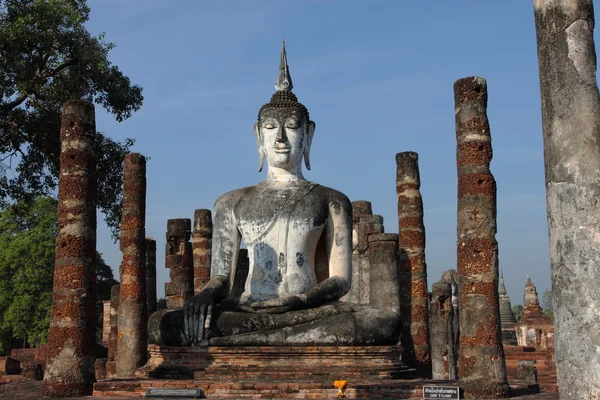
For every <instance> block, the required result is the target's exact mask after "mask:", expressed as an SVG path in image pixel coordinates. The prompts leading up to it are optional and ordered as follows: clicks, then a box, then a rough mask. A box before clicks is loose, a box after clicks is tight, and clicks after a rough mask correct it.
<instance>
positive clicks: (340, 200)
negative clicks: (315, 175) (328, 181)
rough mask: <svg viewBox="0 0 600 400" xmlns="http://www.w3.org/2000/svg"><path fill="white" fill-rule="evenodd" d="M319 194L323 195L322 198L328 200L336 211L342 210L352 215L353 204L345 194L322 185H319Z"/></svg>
mask: <svg viewBox="0 0 600 400" xmlns="http://www.w3.org/2000/svg"><path fill="white" fill-rule="evenodd" d="M319 192H320V193H321V196H323V197H324V198H325V199H327V201H328V203H329V206H330V207H334V208H336V209H339V208H341V209H342V210H344V211H345V212H348V213H349V214H350V215H352V203H351V202H350V199H349V198H348V196H346V195H345V194H344V193H342V192H340V191H339V190H335V189H332V188H329V187H327V186H322V185H319Z"/></svg>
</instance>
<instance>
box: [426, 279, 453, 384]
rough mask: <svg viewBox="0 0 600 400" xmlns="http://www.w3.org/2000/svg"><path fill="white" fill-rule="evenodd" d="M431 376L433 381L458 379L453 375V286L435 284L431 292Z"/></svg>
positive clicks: (442, 283)
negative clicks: (451, 366)
mask: <svg viewBox="0 0 600 400" xmlns="http://www.w3.org/2000/svg"><path fill="white" fill-rule="evenodd" d="M430 311H431V314H430V334H431V339H430V340H431V374H432V378H433V379H442V380H448V379H456V376H452V375H451V368H450V365H451V364H452V362H453V361H454V354H453V349H454V348H453V343H454V342H453V340H452V339H453V337H452V336H453V335H452V318H453V316H454V315H453V314H454V313H453V310H452V285H451V284H450V283H447V282H435V283H434V284H433V286H432V290H431V309H430Z"/></svg>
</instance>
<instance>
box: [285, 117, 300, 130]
mask: <svg viewBox="0 0 600 400" xmlns="http://www.w3.org/2000/svg"><path fill="white" fill-rule="evenodd" d="M285 127H286V128H290V129H298V128H299V127H300V121H298V120H297V119H296V118H290V119H288V120H287V121H285Z"/></svg>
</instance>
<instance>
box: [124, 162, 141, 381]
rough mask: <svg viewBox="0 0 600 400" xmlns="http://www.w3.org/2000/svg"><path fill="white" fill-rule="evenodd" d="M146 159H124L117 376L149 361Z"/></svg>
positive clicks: (130, 373) (128, 374)
mask: <svg viewBox="0 0 600 400" xmlns="http://www.w3.org/2000/svg"><path fill="white" fill-rule="evenodd" d="M145 233H146V159H145V158H144V156H143V155H141V154H139V153H130V154H127V155H126V156H125V176H124V179H123V216H122V218H121V243H120V247H121V252H122V253H123V261H122V262H121V289H120V291H121V296H120V297H121V298H120V300H119V316H118V326H119V332H118V340H117V376H118V377H127V376H133V375H134V374H135V370H136V368H139V367H141V366H142V365H144V363H145V362H146V359H147V342H148V329H147V323H148V313H147V312H148V311H147V308H146V307H147V305H146V252H145Z"/></svg>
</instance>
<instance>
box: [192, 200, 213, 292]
mask: <svg viewBox="0 0 600 400" xmlns="http://www.w3.org/2000/svg"><path fill="white" fill-rule="evenodd" d="M192 242H193V244H192V247H193V252H194V293H195V294H197V293H200V291H201V290H202V288H203V287H204V285H206V282H208V281H209V280H210V262H211V259H212V216H211V212H210V210H204V209H201V210H196V211H194V231H193V232H192Z"/></svg>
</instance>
